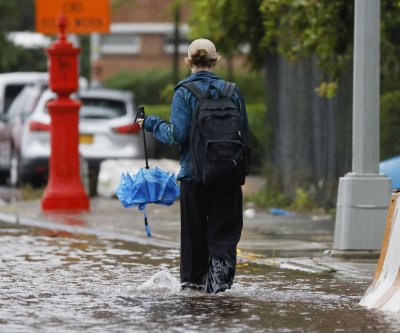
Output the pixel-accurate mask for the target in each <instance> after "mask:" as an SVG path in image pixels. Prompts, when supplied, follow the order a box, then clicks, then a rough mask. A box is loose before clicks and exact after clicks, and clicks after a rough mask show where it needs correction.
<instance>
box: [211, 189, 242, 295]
mask: <svg viewBox="0 0 400 333" xmlns="http://www.w3.org/2000/svg"><path fill="white" fill-rule="evenodd" d="M242 205H243V199H242V188H241V187H240V186H238V187H234V188H222V187H220V188H208V189H207V207H208V210H207V213H208V230H207V241H208V249H209V252H210V263H209V270H208V274H207V281H206V291H207V292H209V293H217V292H221V291H224V290H226V289H229V288H230V287H231V285H232V283H233V278H234V276H235V271H236V247H237V244H238V242H239V240H240V236H241V232H242V228H243V206H242Z"/></svg>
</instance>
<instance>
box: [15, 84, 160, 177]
mask: <svg viewBox="0 0 400 333" xmlns="http://www.w3.org/2000/svg"><path fill="white" fill-rule="evenodd" d="M55 97H56V95H55V94H54V93H53V92H52V91H50V90H47V91H45V92H44V93H43V94H42V96H41V98H40V100H39V101H38V103H37V105H36V107H35V109H34V111H33V112H32V114H31V115H30V116H29V118H28V119H27V121H26V122H25V124H24V128H23V133H22V141H21V150H20V156H19V161H18V162H19V163H18V170H19V177H20V180H22V181H23V182H24V181H29V180H31V179H32V178H37V177H38V176H47V174H48V161H49V156H50V150H51V147H50V115H49V111H48V109H47V103H48V102H49V101H51V100H53V99H54V98H55ZM74 98H77V99H79V100H80V101H81V103H82V105H81V107H80V110H79V117H80V120H79V135H80V138H79V139H80V141H79V142H80V144H79V153H80V155H81V156H82V157H83V158H84V159H85V160H86V161H87V163H88V166H89V171H92V172H93V173H94V175H95V177H97V174H98V169H99V164H100V162H101V161H103V160H106V159H133V158H143V157H144V145H143V136H142V133H141V130H140V128H139V126H138V125H137V124H134V119H135V116H136V110H135V105H134V99H133V94H132V93H131V92H128V91H121V90H111V89H103V88H99V89H88V90H81V91H80V92H79V93H78V94H77V95H76V96H74ZM153 146H154V140H151V139H150V140H149V147H148V148H149V149H150V150H151V149H152V147H153ZM42 178H43V177H42Z"/></svg>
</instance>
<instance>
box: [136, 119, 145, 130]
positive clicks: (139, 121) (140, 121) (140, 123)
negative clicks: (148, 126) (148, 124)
mask: <svg viewBox="0 0 400 333" xmlns="http://www.w3.org/2000/svg"><path fill="white" fill-rule="evenodd" d="M143 122H144V118H138V119H136V123H137V124H139V126H140V128H142V126H143Z"/></svg>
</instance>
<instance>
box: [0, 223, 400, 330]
mask: <svg viewBox="0 0 400 333" xmlns="http://www.w3.org/2000/svg"><path fill="white" fill-rule="evenodd" d="M0 253H1V262H0V263H1V265H0V274H1V279H0V309H1V311H0V331H1V332H83V331H90V332H150V331H151V332H398V331H399V330H400V324H399V322H398V320H397V318H396V316H395V315H388V314H382V313H380V312H377V311H371V310H367V309H365V308H363V307H360V306H359V305H358V301H359V299H360V297H361V295H362V294H363V292H364V291H365V290H366V288H367V287H368V285H369V282H368V281H364V282H362V281H361V282H360V281H357V280H349V281H344V280H339V279H336V278H334V277H333V276H331V275H316V274H307V273H304V272H297V271H290V270H281V269H276V268H273V267H266V266H260V265H255V264H250V263H247V262H239V265H238V270H237V276H236V280H235V281H236V282H235V283H234V284H233V286H232V289H231V290H229V291H227V292H225V293H221V294H217V295H206V294H203V293H201V292H198V291H193V290H185V291H181V290H180V287H179V282H178V276H179V251H178V250H176V249H165V248H155V247H150V246H145V245H139V244H134V243H127V242H122V241H110V240H105V239H98V238H95V237H91V236H82V235H73V234H62V235H61V234H48V233H46V232H43V230H28V229H24V228H21V229H16V228H9V227H3V228H0Z"/></svg>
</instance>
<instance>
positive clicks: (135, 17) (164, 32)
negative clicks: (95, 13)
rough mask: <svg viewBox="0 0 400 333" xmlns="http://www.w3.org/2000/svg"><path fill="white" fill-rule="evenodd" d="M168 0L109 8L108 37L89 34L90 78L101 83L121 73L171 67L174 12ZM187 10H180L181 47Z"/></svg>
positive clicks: (184, 44)
mask: <svg viewBox="0 0 400 333" xmlns="http://www.w3.org/2000/svg"><path fill="white" fill-rule="evenodd" d="M171 3H172V1H171V0H132V1H126V2H125V3H124V2H122V3H121V4H120V5H118V6H113V7H112V17H111V22H112V23H111V27H110V33H109V34H92V35H91V63H92V79H93V80H95V81H100V82H101V81H104V80H105V79H106V78H108V77H110V76H112V75H114V74H117V73H119V72H121V71H124V70H146V69H155V68H171V66H172V61H173V32H174V23H173V10H172V7H171ZM188 17H189V10H188V8H187V7H185V8H181V10H180V24H179V34H180V47H179V51H180V54H181V56H182V58H183V57H184V54H185V52H186V50H187V47H188V40H187V33H188V25H187V21H188Z"/></svg>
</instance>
